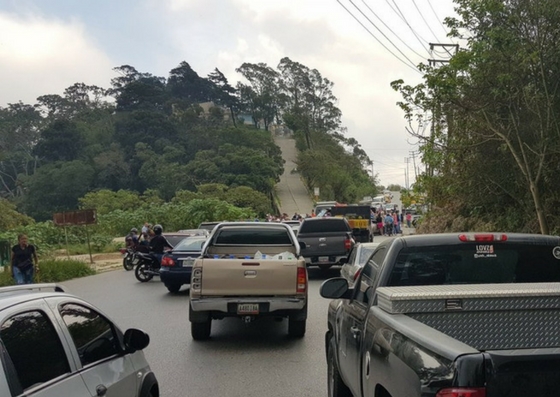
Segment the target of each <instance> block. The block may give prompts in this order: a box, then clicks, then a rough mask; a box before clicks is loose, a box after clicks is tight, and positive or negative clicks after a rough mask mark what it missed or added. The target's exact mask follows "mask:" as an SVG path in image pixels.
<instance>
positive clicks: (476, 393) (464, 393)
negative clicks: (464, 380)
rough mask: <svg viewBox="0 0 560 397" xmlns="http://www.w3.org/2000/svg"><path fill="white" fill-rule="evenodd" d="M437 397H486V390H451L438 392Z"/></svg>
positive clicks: (480, 388)
mask: <svg viewBox="0 0 560 397" xmlns="http://www.w3.org/2000/svg"><path fill="white" fill-rule="evenodd" d="M436 397H486V388H485V387H479V388H470V387H469V388H462V387H458V388H451V389H442V390H440V391H438V393H437V394H436Z"/></svg>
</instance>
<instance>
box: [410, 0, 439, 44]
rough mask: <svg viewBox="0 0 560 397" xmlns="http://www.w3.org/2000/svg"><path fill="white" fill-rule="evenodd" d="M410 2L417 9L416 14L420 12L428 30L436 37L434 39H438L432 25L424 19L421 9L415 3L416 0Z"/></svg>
mask: <svg viewBox="0 0 560 397" xmlns="http://www.w3.org/2000/svg"><path fill="white" fill-rule="evenodd" d="M412 4H414V7H416V10H417V11H418V14H420V17H421V18H422V20H423V21H424V23H425V24H426V26H427V27H428V29H429V30H430V32H432V34H433V35H434V38H435V39H436V41H439V39H438V37H437V35H436V34H435V33H434V31H433V30H432V27H431V26H430V24H429V23H428V22H427V21H426V18H424V14H422V11H420V8H419V7H418V4H416V0H412Z"/></svg>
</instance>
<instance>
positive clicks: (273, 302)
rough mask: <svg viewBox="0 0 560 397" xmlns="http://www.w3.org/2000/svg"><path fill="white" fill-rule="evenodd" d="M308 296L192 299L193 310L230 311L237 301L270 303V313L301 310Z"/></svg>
mask: <svg viewBox="0 0 560 397" xmlns="http://www.w3.org/2000/svg"><path fill="white" fill-rule="evenodd" d="M306 302H307V297H295V296H294V297H286V298H258V297H250V298H242V297H235V298H227V297H219V298H198V299H196V298H195V299H191V306H192V310H193V311H195V312H204V311H216V312H223V313H228V305H229V304H232V303H233V304H237V303H268V305H269V308H268V313H271V312H275V311H278V310H301V309H303V308H304V307H305V304H306Z"/></svg>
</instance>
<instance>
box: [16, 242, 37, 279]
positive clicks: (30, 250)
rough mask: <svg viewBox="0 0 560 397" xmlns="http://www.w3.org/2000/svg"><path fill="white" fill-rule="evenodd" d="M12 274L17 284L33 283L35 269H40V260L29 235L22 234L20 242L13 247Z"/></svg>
mask: <svg viewBox="0 0 560 397" xmlns="http://www.w3.org/2000/svg"><path fill="white" fill-rule="evenodd" d="M11 263H12V275H13V276H14V279H15V281H16V283H17V284H32V283H33V273H34V271H39V260H38V259H37V251H36V249H35V246H34V245H31V244H29V242H28V239H27V236H26V235H25V234H20V235H19V236H18V243H17V244H16V245H14V246H13V247H12V261H11Z"/></svg>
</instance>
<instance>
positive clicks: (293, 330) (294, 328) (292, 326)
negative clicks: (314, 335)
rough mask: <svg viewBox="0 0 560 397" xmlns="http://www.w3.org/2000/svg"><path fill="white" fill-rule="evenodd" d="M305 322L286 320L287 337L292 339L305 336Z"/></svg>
mask: <svg viewBox="0 0 560 397" xmlns="http://www.w3.org/2000/svg"><path fill="white" fill-rule="evenodd" d="M306 322H307V320H294V319H291V318H290V319H289V320H288V335H289V336H291V337H293V338H301V337H303V336H304V335H305V325H306Z"/></svg>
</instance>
